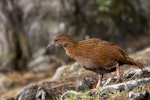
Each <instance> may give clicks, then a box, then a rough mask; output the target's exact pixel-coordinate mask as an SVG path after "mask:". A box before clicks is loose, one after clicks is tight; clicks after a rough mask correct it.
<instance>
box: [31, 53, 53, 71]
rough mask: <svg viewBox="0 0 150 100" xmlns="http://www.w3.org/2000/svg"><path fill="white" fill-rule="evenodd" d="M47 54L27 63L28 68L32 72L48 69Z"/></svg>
mask: <svg viewBox="0 0 150 100" xmlns="http://www.w3.org/2000/svg"><path fill="white" fill-rule="evenodd" d="M49 61H50V57H49V56H39V57H37V58H35V59H34V60H32V61H30V62H29V63H28V69H29V70H32V71H34V72H39V71H47V70H49V69H50V67H51V66H50V65H49Z"/></svg>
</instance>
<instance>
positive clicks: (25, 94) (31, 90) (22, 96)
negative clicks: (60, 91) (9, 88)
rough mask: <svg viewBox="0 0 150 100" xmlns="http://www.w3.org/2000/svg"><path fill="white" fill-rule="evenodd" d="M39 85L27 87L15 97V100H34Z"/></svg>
mask: <svg viewBox="0 0 150 100" xmlns="http://www.w3.org/2000/svg"><path fill="white" fill-rule="evenodd" d="M37 89H38V86H27V87H25V88H24V89H23V90H22V91H21V92H20V93H19V94H18V95H17V97H16V98H15V100H34V99H35V95H36V92H37Z"/></svg>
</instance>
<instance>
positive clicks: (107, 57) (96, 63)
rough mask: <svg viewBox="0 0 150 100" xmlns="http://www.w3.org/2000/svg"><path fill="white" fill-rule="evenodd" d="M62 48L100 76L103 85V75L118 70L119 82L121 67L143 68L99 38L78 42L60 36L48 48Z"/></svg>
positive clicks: (69, 37) (115, 47)
mask: <svg viewBox="0 0 150 100" xmlns="http://www.w3.org/2000/svg"><path fill="white" fill-rule="evenodd" d="M52 46H62V47H63V48H64V49H65V51H66V54H67V55H68V56H69V57H70V58H72V59H74V60H75V61H77V62H78V63H79V64H80V65H81V66H83V67H84V68H85V69H87V70H91V71H94V72H96V73H97V74H98V83H97V85H96V88H98V87H99V86H100V84H101V81H102V78H103V74H105V73H110V72H113V71H115V70H116V76H117V80H116V83H117V82H119V80H120V67H119V66H120V65H123V64H129V65H135V66H137V67H139V68H141V69H142V68H143V65H142V64H140V63H139V62H136V61H134V60H133V59H132V58H130V57H129V56H128V55H127V54H126V53H125V52H124V51H123V50H122V49H121V48H120V47H119V46H117V45H115V44H113V43H111V42H108V41H104V40H101V39H97V38H92V39H88V40H83V41H79V42H76V41H75V40H74V39H73V38H72V37H71V36H69V35H68V34H58V35H56V36H55V37H54V38H53V41H52V42H51V43H50V44H49V45H48V46H47V47H52Z"/></svg>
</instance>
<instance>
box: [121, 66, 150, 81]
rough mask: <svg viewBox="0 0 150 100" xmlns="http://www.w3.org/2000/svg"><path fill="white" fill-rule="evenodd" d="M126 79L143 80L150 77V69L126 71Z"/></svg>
mask: <svg viewBox="0 0 150 100" xmlns="http://www.w3.org/2000/svg"><path fill="white" fill-rule="evenodd" d="M123 76H124V78H130V77H132V78H137V77H138V78H142V77H145V76H150V68H149V67H146V68H144V69H143V71H142V70H141V69H134V70H126V71H125V72H124V74H123Z"/></svg>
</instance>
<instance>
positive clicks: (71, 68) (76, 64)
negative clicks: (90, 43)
mask: <svg viewBox="0 0 150 100" xmlns="http://www.w3.org/2000/svg"><path fill="white" fill-rule="evenodd" d="M80 67H81V66H80V65H79V63H77V62H75V63H73V64H72V65H71V66H70V71H76V70H77V69H79V68H80Z"/></svg>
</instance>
